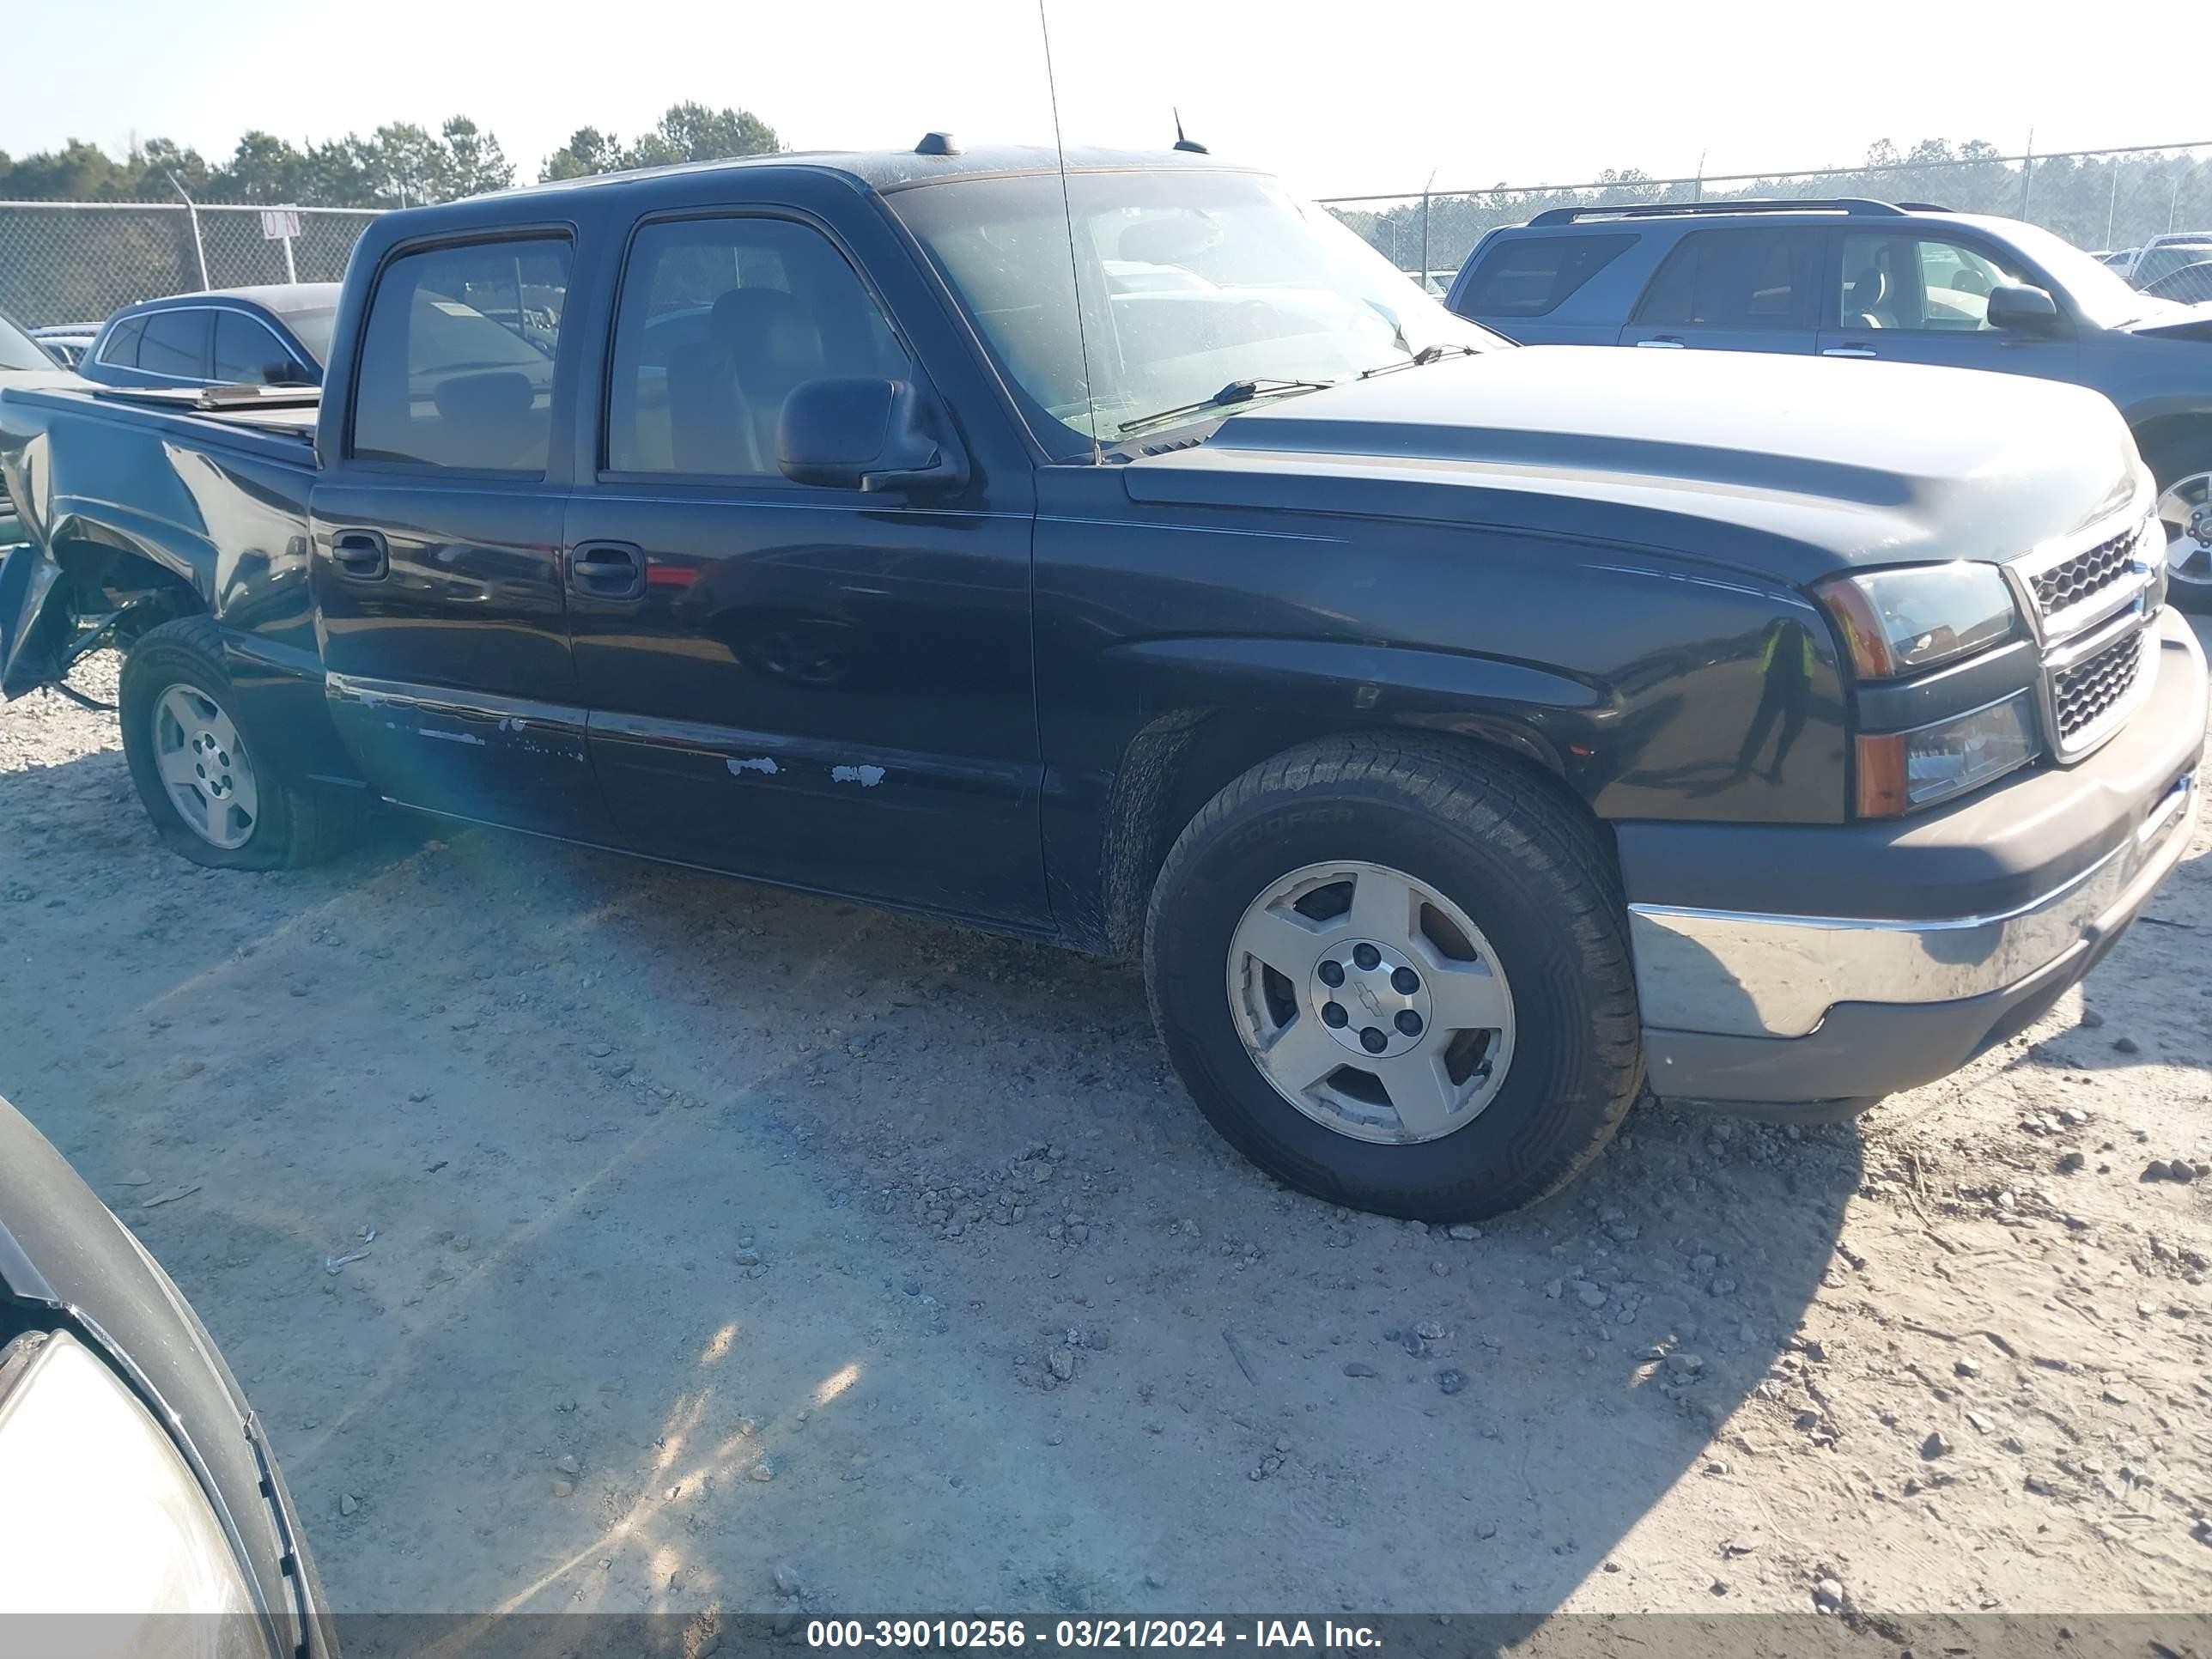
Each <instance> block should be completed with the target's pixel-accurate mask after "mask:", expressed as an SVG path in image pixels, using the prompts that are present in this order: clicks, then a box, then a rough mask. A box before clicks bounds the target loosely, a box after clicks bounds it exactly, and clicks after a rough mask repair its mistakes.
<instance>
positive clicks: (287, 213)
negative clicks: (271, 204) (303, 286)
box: [261, 208, 300, 283]
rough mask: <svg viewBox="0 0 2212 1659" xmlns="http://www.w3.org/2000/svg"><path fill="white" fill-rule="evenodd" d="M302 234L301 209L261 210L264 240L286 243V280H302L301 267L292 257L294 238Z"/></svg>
mask: <svg viewBox="0 0 2212 1659" xmlns="http://www.w3.org/2000/svg"><path fill="white" fill-rule="evenodd" d="M298 234H300V210H299V209H297V208H264V209H262V210H261V236H262V240H264V241H269V242H282V243H283V244H284V280H285V281H286V282H288V283H296V282H298V281H299V280H300V267H299V266H298V265H297V264H295V263H294V261H293V258H292V239H293V238H294V237H295V236H297V235H298Z"/></svg>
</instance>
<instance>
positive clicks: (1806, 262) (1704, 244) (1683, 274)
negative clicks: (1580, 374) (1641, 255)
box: [1636, 225, 1820, 329]
mask: <svg viewBox="0 0 2212 1659" xmlns="http://www.w3.org/2000/svg"><path fill="white" fill-rule="evenodd" d="M1819 252H1820V232H1819V231H1817V230H1810V231H1808V230H1805V229H1802V228H1792V227H1790V226H1787V225H1775V226H1771V227H1765V228H1759V229H1755V230H1699V231H1692V233H1691V234H1689V235H1687V236H1685V237H1684V238H1683V239H1682V240H1681V242H1680V245H1679V246H1676V248H1675V249H1674V252H1672V253H1670V254H1668V256H1667V263H1666V264H1663V265H1662V266H1660V268H1659V274H1658V275H1657V276H1655V277H1653V278H1652V279H1651V286H1650V288H1649V289H1645V290H1644V302H1643V304H1642V305H1640V306H1639V307H1638V308H1637V312H1636V321H1637V323H1638V324H1639V325H1644V326H1645V327H1653V328H1746V329H1752V328H1755V329H1810V328H1812V327H1813V326H1814V318H1815V316H1816V314H1817V311H1818V301H1819V294H1820V272H1819Z"/></svg>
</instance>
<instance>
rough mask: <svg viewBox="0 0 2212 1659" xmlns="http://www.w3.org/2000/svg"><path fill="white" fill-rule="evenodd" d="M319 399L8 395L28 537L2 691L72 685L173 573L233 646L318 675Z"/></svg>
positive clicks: (13, 488)
mask: <svg viewBox="0 0 2212 1659" xmlns="http://www.w3.org/2000/svg"><path fill="white" fill-rule="evenodd" d="M314 404H315V398H314V397H313V389H312V388H310V389H308V390H307V392H306V393H304V394H303V393H302V392H301V389H299V388H286V389H285V393H284V395H281V396H272V397H266V398H251V399H241V398H237V397H236V396H235V395H232V396H228V397H210V396H208V395H207V394H205V393H204V392H200V391H197V390H195V389H179V391H176V392H167V391H154V392H148V391H138V390H129V391H125V390H122V389H118V388H112V387H98V388H95V387H93V386H44V387H25V386H15V387H9V388H8V389H6V390H5V391H0V483H4V485H5V487H6V490H7V494H8V495H9V497H11V498H12V499H13V501H15V505H16V507H17V510H18V512H19V513H20V514H21V520H22V528H23V532H24V533H25V534H26V536H27V538H28V539H27V544H25V545H23V546H21V547H20V548H17V549H15V550H13V551H12V552H11V553H10V554H9V556H7V558H6V560H5V562H4V563H0V690H4V691H5V694H6V695H7V696H10V697H14V696H21V695H22V694H23V693H24V692H26V691H27V690H32V689H33V688H34V687H37V686H40V685H45V684H55V683H57V682H58V680H60V679H61V678H62V677H63V676H64V675H65V674H66V673H67V671H68V668H69V665H70V662H71V661H73V660H75V659H76V657H77V656H79V655H81V654H82V653H83V652H84V651H85V650H88V649H91V648H94V647H95V646H97V645H98V644H100V643H101V642H103V641H102V637H101V634H100V629H101V628H102V626H103V623H106V622H108V621H111V620H112V621H115V622H117V623H119V624H123V625H125V626H127V625H128V623H129V618H128V617H126V616H125V612H126V611H131V610H132V609H133V608H134V607H136V608H137V609H138V610H139V611H141V612H143V611H144V610H145V608H146V605H145V602H146V601H147V600H148V599H149V597H153V596H154V595H155V593H156V592H157V590H158V588H159V586H160V585H161V583H162V582H164V581H167V582H170V583H174V584H179V585H182V586H189V587H190V588H191V589H192V590H193V592H195V593H197V596H198V605H197V608H199V609H202V610H204V611H207V612H209V613H210V614H211V615H212V616H214V617H216V620H217V621H218V622H219V623H222V625H223V628H224V634H225V639H226V644H227V645H228V647H231V648H233V649H234V650H240V649H242V650H246V651H250V652H252V653H255V654H257V655H261V656H264V657H273V658H276V659H284V660H288V661H291V662H293V663H295V664H296V666H297V671H299V672H301V673H302V674H304V673H306V672H307V671H309V670H310V668H311V667H312V665H313V663H314V636H313V619H312V610H311V600H310V597H309V594H308V591H307V572H308V545H309V541H308V531H307V507H308V495H309V492H310V490H311V489H312V488H313V483H314V477H315V451H314V435H315V434H314V422H315V417H316V412H317V411H316V409H315V407H314ZM132 556H136V558H135V560H134V559H133V557H132ZM149 578H151V580H149Z"/></svg>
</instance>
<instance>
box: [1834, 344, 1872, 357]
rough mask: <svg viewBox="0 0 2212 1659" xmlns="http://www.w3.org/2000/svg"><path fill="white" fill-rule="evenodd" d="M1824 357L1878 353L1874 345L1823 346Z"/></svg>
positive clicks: (1859, 355)
mask: <svg viewBox="0 0 2212 1659" xmlns="http://www.w3.org/2000/svg"><path fill="white" fill-rule="evenodd" d="M1820 355H1821V356H1823V357H1872V356H1877V355H1878V354H1877V353H1876V352H1875V349H1874V348H1873V347H1872V346H1822V347H1821V348H1820Z"/></svg>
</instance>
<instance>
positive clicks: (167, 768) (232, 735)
mask: <svg viewBox="0 0 2212 1659" xmlns="http://www.w3.org/2000/svg"><path fill="white" fill-rule="evenodd" d="M153 739H154V768H155V771H157V772H158V773H160V774H161V784H162V787H164V788H166V789H167V791H168V792H169V799H170V800H171V801H173V802H174V803H175V805H176V808H177V816H178V817H180V818H182V819H183V820H184V821H185V824H186V826H187V827H188V828H190V829H191V831H192V833H193V834H194V835H196V836H198V837H199V838H200V839H201V840H202V841H204V842H207V844H208V845H209V846H210V847H220V848H222V849H224V850H225V851H226V852H230V851H235V850H236V849H237V848H240V847H243V846H245V845H246V842H248V841H249V840H251V839H252V836H253V831H254V829H255V828H256V827H257V826H258V823H260V818H261V793H260V790H259V788H258V787H257V786H256V784H255V782H254V779H253V763H252V761H251V760H249V759H247V758H246V745H245V744H243V743H241V742H240V741H239V736H238V727H237V726H234V725H233V724H232V723H231V718H230V716H229V715H228V714H225V713H224V712H223V710H222V706H221V705H220V704H218V703H217V702H216V701H215V699H213V698H212V697H210V696H208V694H207V693H206V692H204V691H203V690H200V689H199V688H198V687H197V686H191V685H173V686H171V687H170V688H169V689H168V690H166V691H164V692H162V693H161V696H158V697H156V698H155V699H154V712H153Z"/></svg>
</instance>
